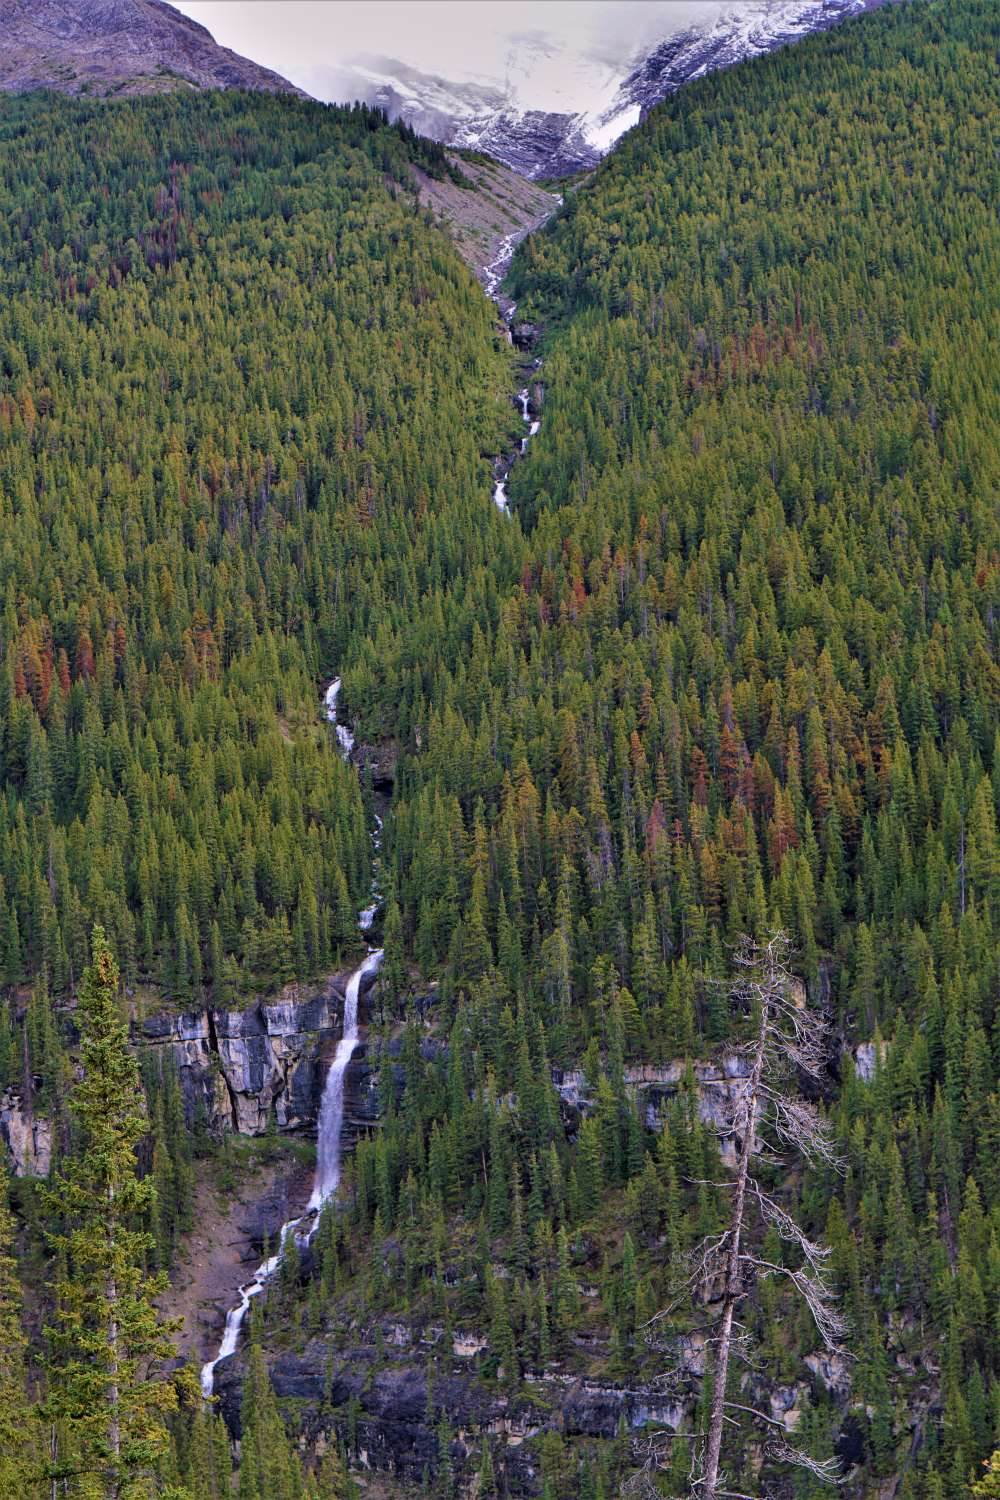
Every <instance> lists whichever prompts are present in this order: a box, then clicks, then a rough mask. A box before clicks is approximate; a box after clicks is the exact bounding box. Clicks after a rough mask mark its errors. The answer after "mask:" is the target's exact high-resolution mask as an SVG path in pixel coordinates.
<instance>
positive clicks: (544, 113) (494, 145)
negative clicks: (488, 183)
mask: <svg viewBox="0 0 1000 1500" xmlns="http://www.w3.org/2000/svg"><path fill="white" fill-rule="evenodd" d="M885 3H886V0H737V3H732V4H728V5H719V6H714V7H713V6H709V7H706V10H705V14H704V16H702V17H701V18H699V19H697V20H696V21H695V22H694V23H693V24H692V25H690V26H688V27H685V29H683V30H681V31H674V32H672V33H671V34H670V35H669V36H665V37H664V39H663V40H662V41H661V42H659V44H658V45H656V46H654V47H653V49H652V50H651V51H650V50H649V46H648V44H645V45H644V46H643V47H642V48H640V49H639V50H638V51H630V50H628V47H629V44H628V43H627V42H623V53H622V56H621V58H620V60H619V61H618V62H617V63H615V64H614V65H610V64H608V62H607V60H606V58H602V59H601V60H600V61H597V60H594V59H587V58H582V57H574V58H569V57H567V59H566V70H567V75H569V74H571V73H572V74H574V75H576V76H577V78H578V80H579V81H578V83H577V84H576V85H575V87H576V89H577V90H578V96H577V102H578V103H579V102H580V101H581V100H583V99H584V97H585V96H586V102H585V103H583V106H582V107H578V108H575V109H571V110H567V109H563V108H560V107H559V104H560V101H559V100H557V99H555V98H553V99H552V101H551V105H552V107H551V108H548V109H540V108H537V107H529V104H528V102H527V101H528V95H529V93H531V92H532V90H531V88H530V84H531V80H532V75H533V73H534V71H535V69H536V66H537V65H538V64H539V62H540V60H541V59H542V58H544V60H545V61H546V62H547V63H551V56H550V54H551V48H552V45H553V43H552V41H551V39H548V38H545V37H542V36H541V35H539V37H538V38H526V39H525V40H524V41H523V42H520V43H519V45H518V47H517V48H516V49H515V51H514V53H512V55H511V56H510V57H508V58H507V60H506V73H505V76H504V78H503V79H502V80H499V81H498V82H497V83H495V84H494V83H492V82H487V81H484V80H482V79H480V80H478V81H475V82H470V81H464V82H459V81H456V80H452V79H447V78H444V77H439V76H435V75H433V74H431V73H428V72H426V71H420V70H418V69H417V68H414V67H412V66H409V65H407V64H406V63H404V62H402V61H400V60H398V59H394V58H388V57H366V58H362V59H359V60H358V62H357V65H356V67H355V68H354V69H353V70H352V71H351V72H350V73H349V74H348V75H346V76H345V77H343V78H342V79H341V80H340V81H339V83H338V85H337V87H338V88H339V90H340V94H341V97H343V98H345V99H348V98H358V99H363V100H364V101H365V102H366V103H369V104H377V105H379V106H381V107H382V108H383V109H385V110H386V111H387V113H388V114H389V116H390V118H391V119H404V120H405V121H406V122H407V124H409V125H412V126H413V128H414V129H415V130H418V131H420V132H421V134H423V135H429V136H431V137H432V139H434V140H438V141H444V142H446V143H450V144H454V145H459V146H467V147H471V148H473V149H475V150H478V151H484V152H487V153H488V154H489V155H490V156H493V157H495V158H496V160H497V161H500V162H503V163H504V164H505V165H506V166H508V167H511V168H513V169H514V170H515V171H517V172H520V173H522V174H523V175H524V176H527V177H533V178H538V177H560V176H568V175H570V174H572V173H574V172H577V171H580V170H581V169H584V168H588V167H593V166H595V165H596V164H597V162H598V161H599V160H600V159H601V157H602V156H604V155H606V153H607V152H608V151H610V150H611V148H612V146H613V145H614V144H615V142H616V141H617V140H618V139H619V138H620V137H621V136H622V135H623V134H624V133H625V131H626V130H629V129H631V127H632V126H633V125H637V124H638V123H639V121H640V120H641V119H643V118H645V116H646V114H647V113H648V112H649V110H650V109H652V107H653V106H654V105H655V104H658V103H659V102H660V100H661V99H663V98H665V97H666V96H667V95H668V94H671V93H673V92H674V91H675V90H676V89H678V88H680V87H681V85H682V84H685V83H688V82H690V81H691V80H692V79H694V78H700V77H701V76H702V75H703V74H704V73H709V72H714V71H716V70H717V69H719V68H727V67H731V66H732V65H733V64H734V63H738V62H743V61H745V60H746V59H747V58H751V57H758V56H760V55H761V54H763V53H765V52H773V51H775V50H776V49H777V48H779V47H785V46H788V45H789V44H790V43H792V42H796V41H800V40H801V39H802V38H803V37H805V36H809V35H811V34H812V33H814V32H817V31H826V30H828V29H829V28H830V27H832V26H836V25H837V24H839V23H840V22H841V21H844V20H846V19H848V18H850V17H852V16H855V15H858V14H860V13H862V12H863V11H867V10H875V9H877V8H878V7H879V6H880V5H883V4H885ZM536 53H537V56H536V55H535V54H536ZM584 73H585V74H586V77H584V76H583V74H584ZM534 92H535V93H537V90H535V91H534Z"/></svg>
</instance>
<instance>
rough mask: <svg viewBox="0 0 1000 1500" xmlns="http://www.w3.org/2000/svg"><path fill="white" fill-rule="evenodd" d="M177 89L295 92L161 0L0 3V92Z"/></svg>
mask: <svg viewBox="0 0 1000 1500" xmlns="http://www.w3.org/2000/svg"><path fill="white" fill-rule="evenodd" d="M184 87H192V88H224V89H233V88H238V89H266V90H269V91H271V92H275V93H298V92H299V90H297V89H296V88H295V86H294V85H293V84H291V83H289V82H288V81H287V79H284V78H281V77H279V75H278V74H277V73H272V72H271V71H270V69H268V68H262V67H260V65H259V64H258V63H255V62H251V61H250V60H249V59H248V58H245V57H240V56H239V55H238V54H237V53H235V52H231V51H229V49H228V48H226V47H220V46H218V45H217V43H216V42H215V41H214V40H213V38H212V35H211V33H210V32H209V31H207V30H206V29H205V27H204V26H199V25H198V23H197V22H196V21H192V20H190V19H189V17H187V16H184V15H181V13H180V11H177V10H175V9H174V7H173V6H172V5H166V4H164V3H163V0H0V90H5V91H7V92H10V93H26V92H27V91H28V90H30V89H39V88H50V89H58V90H59V92H60V93H65V94H96V95H110V94H149V93H155V92H158V91H160V90H163V89H174V88H184Z"/></svg>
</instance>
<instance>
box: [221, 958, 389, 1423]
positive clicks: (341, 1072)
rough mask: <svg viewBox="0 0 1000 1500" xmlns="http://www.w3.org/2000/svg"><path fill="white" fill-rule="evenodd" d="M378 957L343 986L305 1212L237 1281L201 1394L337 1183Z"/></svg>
mask: <svg viewBox="0 0 1000 1500" xmlns="http://www.w3.org/2000/svg"><path fill="white" fill-rule="evenodd" d="M381 962H382V949H381V948H376V949H374V950H373V951H372V952H371V953H369V954H368V956H367V958H366V959H365V961H364V963H363V964H361V966H360V967H359V968H357V969H355V971H354V973H353V974H352V975H351V977H350V979H349V980H348V981H347V991H346V996H345V1000H344V1030H343V1035H342V1036H341V1039H340V1041H339V1042H338V1043H337V1051H336V1053H335V1055H334V1059H333V1062H332V1063H331V1064H330V1071H329V1072H328V1073H327V1075H326V1085H325V1087H324V1089H323V1102H322V1104H321V1105H320V1112H319V1124H318V1129H317V1142H316V1175H315V1177H314V1178H313V1190H312V1196H311V1197H310V1199H309V1203H308V1205H307V1207H306V1211H305V1213H304V1214H301V1215H300V1216H299V1217H298V1218H297V1219H289V1220H288V1221H287V1222H286V1223H284V1224H282V1226H281V1232H280V1234H279V1235H278V1248H277V1250H276V1251H275V1253H274V1254H273V1255H270V1256H268V1258H267V1260H265V1261H262V1262H261V1264H260V1265H259V1266H258V1267H257V1269H256V1271H255V1272H254V1273H253V1276H252V1277H251V1278H250V1280H249V1281H248V1282H246V1284H245V1285H244V1286H241V1287H240V1300H239V1302H238V1303H237V1304H236V1306H235V1307H232V1308H230V1310H229V1312H228V1314H227V1316H226V1326H225V1328H224V1330H223V1334H222V1342H221V1343H220V1344H219V1351H218V1353H217V1354H216V1356H215V1358H214V1359H211V1360H209V1361H208V1363H207V1364H204V1365H202V1368H201V1392H202V1395H203V1396H210V1395H211V1394H212V1391H213V1388H214V1386H215V1367H216V1365H217V1364H219V1362H220V1361H221V1360H224V1359H228V1358H229V1356H230V1355H231V1354H235V1353H236V1348H237V1345H238V1344H239V1341H240V1333H241V1331H242V1328H243V1322H244V1319H245V1318H246V1315H247V1313H248V1312H249V1311H250V1304H251V1302H252V1301H253V1299H254V1298H255V1297H259V1296H260V1294H261V1292H262V1291H263V1290H264V1288H265V1287H266V1286H267V1284H268V1282H269V1281H270V1280H271V1277H272V1276H273V1275H274V1273H275V1271H277V1269H278V1267H279V1266H280V1265H281V1262H282V1260H283V1259H284V1255H285V1251H286V1249H287V1248H288V1241H289V1238H290V1236H291V1235H294V1236H295V1238H296V1240H297V1241H298V1243H299V1244H300V1245H308V1243H309V1241H310V1240H311V1239H312V1237H313V1235H314V1233H315V1232H316V1224H317V1222H318V1216H319V1212H320V1210H321V1209H322V1208H323V1206H324V1204H325V1203H326V1201H327V1199H328V1198H331V1197H332V1196H333V1194H334V1193H335V1192H336V1191H337V1188H338V1186H339V1185H340V1138H341V1133H342V1131H343V1125H344V1082H345V1075H346V1073H347V1065H348V1063H349V1062H350V1060H351V1058H352V1057H353V1055H354V1049H355V1047H356V1046H357V1045H358V999H359V996H360V993H361V985H362V982H363V981H364V979H365V978H366V977H367V976H368V975H369V974H374V973H376V972H377V970H378V967H379V964H380V963H381ZM307 1219H311V1220H312V1222H311V1224H310V1225H309V1227H308V1228H307V1229H304V1230H300V1226H301V1225H302V1224H303V1223H304V1222H305V1221H306V1220H307Z"/></svg>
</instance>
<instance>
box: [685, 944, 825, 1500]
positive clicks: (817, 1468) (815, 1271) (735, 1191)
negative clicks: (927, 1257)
mask: <svg viewBox="0 0 1000 1500" xmlns="http://www.w3.org/2000/svg"><path fill="white" fill-rule="evenodd" d="M790 956H791V945H790V943H789V940H788V938H787V936H786V935H785V934H784V933H783V932H777V933H775V934H774V935H773V936H772V937H771V938H770V939H769V940H768V941H767V942H764V943H757V942H753V941H751V940H750V939H744V941H743V943H742V944H741V945H740V948H739V949H738V950H737V952H736V954H735V958H734V965H735V974H734V978H733V981H732V984H731V986H730V998H731V1000H732V1003H733V1006H734V1008H735V1009H736V1010H738V1011H739V1012H740V1013H742V1014H745V1015H748V1016H749V1017H750V1018H751V1025H752V1039H751V1040H750V1041H749V1042H748V1043H747V1044H746V1045H745V1046H744V1047H742V1048H741V1049H740V1050H741V1051H742V1052H743V1053H744V1056H745V1059H746V1064H747V1075H746V1078H745V1081H743V1083H742V1086H741V1087H738V1088H735V1089H734V1090H733V1091H732V1093H731V1096H730V1101H729V1106H728V1113H729V1118H728V1119H727V1120H726V1122H725V1124H724V1125H723V1126H722V1127H720V1133H722V1134H724V1135H726V1136H729V1137H730V1138H732V1139H733V1141H734V1142H735V1145H736V1151H737V1162H736V1175H735V1178H734V1179H733V1180H732V1181H730V1182H729V1183H727V1187H728V1189H729V1190H730V1191H731V1193H732V1208H731V1211H730V1215H729V1223H728V1227H727V1228H726V1229H725V1230H724V1231H723V1232H722V1233H721V1234H719V1235H716V1236H714V1237H713V1238H712V1239H711V1240H707V1241H705V1242H703V1243H702V1245H701V1246H699V1247H698V1249H697V1250H696V1251H695V1253H694V1259H693V1263H692V1270H691V1275H690V1276H689V1277H688V1279H687V1282H686V1286H687V1287H688V1289H690V1290H697V1289H698V1288H699V1287H704V1286H705V1285H706V1284H711V1283H712V1282H713V1281H716V1280H717V1279H718V1278H719V1277H721V1280H722V1298H721V1310H720V1313H719V1321H718V1327H717V1329H716V1331H715V1333H714V1337H713V1339H712V1345H713V1346H714V1361H713V1371H712V1373H713V1382H714V1383H713V1387H712V1403H711V1410H710V1413H709V1421H708V1432H707V1434H706V1437H705V1441H704V1449H703V1452H697V1451H696V1453H695V1455H694V1456H693V1463H692V1474H691V1481H690V1484H691V1490H690V1493H691V1496H692V1500H720V1497H725V1496H729V1497H731V1496H736V1495H737V1494H738V1493H739V1492H737V1491H735V1490H730V1489H727V1488H725V1478H724V1477H722V1476H721V1474H720V1462H721V1457H722V1440H723V1435H724V1432H725V1429H726V1427H727V1426H733V1425H735V1422H736V1420H737V1419H736V1417H735V1415H734V1414H735V1413H738V1412H742V1413H744V1414H747V1413H749V1414H750V1415H751V1416H753V1417H754V1418H755V1419H757V1420H758V1421H760V1422H762V1423H763V1424H764V1425H765V1426H766V1427H769V1428H772V1429H778V1431H777V1432H775V1433H774V1436H773V1437H771V1438H769V1439H768V1440H767V1443H766V1451H767V1452H768V1453H769V1456H770V1457H772V1458H773V1459H775V1460H776V1461H777V1462H779V1463H791V1464H797V1465H800V1466H802V1467H803V1468H806V1469H808V1470H809V1471H810V1472H811V1473H812V1474H814V1475H815V1476H817V1477H818V1478H821V1479H826V1480H829V1481H831V1482H835V1481H836V1472H835V1464H834V1463H833V1462H832V1461H822V1460H816V1459H813V1458H811V1457H810V1456H809V1455H808V1454H806V1453H804V1452H802V1451H801V1450H800V1449H797V1448H795V1447H793V1446H792V1445H791V1444H790V1443H789V1442H788V1441H787V1434H786V1432H785V1428H784V1424H783V1423H781V1422H778V1421H777V1420H776V1419H775V1418H774V1417H771V1416H769V1415H768V1414H767V1413H765V1412H760V1411H756V1410H755V1409H754V1408H752V1407H749V1406H742V1405H740V1404H738V1403H736V1402H732V1401H729V1400H727V1396H726V1387H727V1382H728V1376H729V1363H730V1358H731V1357H732V1356H734V1355H735V1354H736V1353H739V1352H745V1350H744V1346H745V1345H746V1344H747V1341H748V1336H747V1335H746V1333H745V1332H744V1331H743V1330H742V1329H740V1327H739V1324H738V1322H737V1319H736V1314H737V1311H738V1309H739V1307H740V1304H741V1303H742V1302H743V1301H744V1299H745V1298H746V1297H747V1296H748V1294H749V1292H750V1290H751V1288H752V1286H753V1284H754V1283H755V1282H756V1281H760V1280H762V1279H765V1278H768V1277H774V1276H781V1277H784V1278H785V1279H786V1280H787V1281H788V1282H789V1283H790V1284H791V1285H792V1286H793V1287H794V1288H795V1290H796V1291H797V1292H798V1293H799V1295H800V1296H801V1297H802V1298H803V1299H804V1301H805V1303H806V1306H807V1307H808V1309H809V1312H810V1314H811V1315H812V1318H813V1322H814V1323H815V1325H816V1328H817V1330H818V1332H819V1335H820V1338H821V1339H822V1340H823V1343H824V1344H825V1345H826V1347H827V1349H829V1350H831V1351H839V1350H840V1344H841V1340H842V1339H843V1336H844V1334H845V1332H846V1325H845V1323H844V1320H843V1319H842V1318H841V1316H840V1314H839V1313H838V1311H837V1308H836V1305H835V1299H834V1295H833V1293H832V1291H831V1288H830V1286H829V1283H828V1282H827V1279H826V1275H825V1269H826V1262H827V1260H828V1257H829V1253H830V1252H829V1250H828V1249H827V1248H826V1247H825V1246H824V1245H821V1244H818V1243H816V1242H815V1241H813V1240H811V1239H810V1238H809V1237H808V1235H806V1234H805V1232H804V1231H803V1230H802V1229H801V1228H800V1227H799V1225H798V1224H797V1223H796V1222H795V1220H794V1219H793V1218H792V1216H791V1215H790V1214H789V1213H788V1212H787V1210H786V1209H785V1208H783V1207H782V1205H781V1204H780V1203H778V1202H777V1200H776V1199H775V1198H773V1197H772V1196H771V1195H770V1194H769V1193H767V1192H766V1191H765V1190H764V1188H763V1187H762V1186H761V1184H760V1183H759V1182H758V1180H757V1178H756V1177H755V1176H754V1174H753V1170H752V1168H753V1167H754V1166H755V1165H756V1164H757V1163H768V1162H771V1163H778V1162H782V1161H783V1160H784V1159H785V1156H786V1153H790V1154H793V1155H795V1156H797V1157H798V1158H800V1159H801V1160H804V1161H808V1162H812V1163H814V1164H818V1165H824V1166H827V1167H833V1168H834V1169H835V1170H842V1167H841V1163H840V1161H839V1159H838V1157H837V1155H836V1152H835V1151H834V1148H833V1145H832V1142H831V1139H830V1136H829V1133H828V1131H827V1128H826V1124H825V1122H824V1121H823V1119H822V1118H821V1116H820V1114H819V1112H818V1111H817V1109H816V1108H815V1107H814V1106H813V1105H812V1104H811V1103H809V1102H808V1101H807V1100H805V1099H803V1098H802V1096H801V1094H800V1093H799V1091H798V1089H797V1083H799V1082H801V1081H802V1080H803V1079H812V1080H813V1081H815V1082H818V1081H819V1080H820V1079H821V1077H822V1075H823V1072H824V1070H825V1067H826V1063H827V1056H828V1054H827V1045H828V1033H827V1026H826V1023H825V1020H824V1017H823V1016H822V1015H821V1014H820V1013H818V1012H817V1011H815V1010H810V1009H809V1006H808V1004H807V1003H806V1000H805V997H804V996H802V997H801V998H800V997H799V996H798V995H797V993H796V985H795V981H794V978H793V975H792V972H791V969H790V967H789V960H790ZM754 1223H755V1224H756V1225H757V1226H759V1227H768V1226H771V1227H773V1228H774V1229H775V1230H776V1231H777V1233H778V1235H779V1236H780V1238H781V1239H782V1240H784V1241H785V1242H786V1243H788V1244H789V1245H791V1246H793V1247H794V1248H795V1250H796V1251H797V1252H798V1255H797V1256H795V1257H794V1258H795V1259H800V1260H801V1264H800V1265H799V1266H798V1267H792V1268H790V1267H787V1266H782V1265H777V1264H775V1263H774V1262H772V1261H768V1260H764V1259H762V1258H761V1257H760V1256H759V1255H758V1254H756V1252H755V1251H754V1250H753V1248H752V1247H751V1245H750V1243H749V1238H748V1230H749V1229H750V1227H751V1225H752V1224H754ZM667 1313H669V1309H667V1310H665V1312H664V1313H662V1314H658V1317H662V1316H665V1315H667ZM734 1330H735V1331H734ZM700 1446H701V1445H700V1444H698V1445H696V1448H697V1449H700ZM744 1500H749V1497H744Z"/></svg>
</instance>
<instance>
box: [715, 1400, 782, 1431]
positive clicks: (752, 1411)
mask: <svg viewBox="0 0 1000 1500" xmlns="http://www.w3.org/2000/svg"><path fill="white" fill-rule="evenodd" d="M726 1405H727V1407H729V1408H730V1410H732V1411H745V1412H747V1413H749V1415H750V1416H751V1417H757V1418H758V1420H759V1421H761V1422H770V1423H771V1424H772V1425H773V1426H774V1427H780V1428H781V1430H782V1432H784V1431H785V1424H784V1422H779V1421H778V1418H777V1417H769V1416H768V1414H767V1412H766V1411H758V1410H757V1408H756V1407H755V1406H741V1405H740V1403H739V1402H738V1401H727V1402H726Z"/></svg>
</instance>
